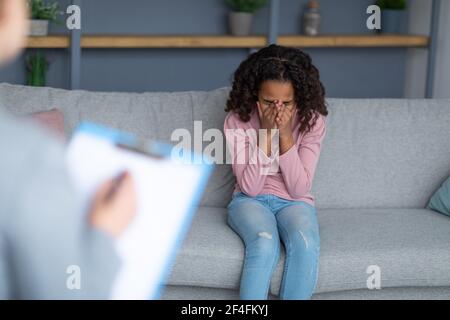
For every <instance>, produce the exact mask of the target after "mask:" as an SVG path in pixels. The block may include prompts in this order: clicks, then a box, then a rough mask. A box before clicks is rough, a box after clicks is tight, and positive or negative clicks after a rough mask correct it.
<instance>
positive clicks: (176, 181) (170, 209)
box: [67, 123, 212, 299]
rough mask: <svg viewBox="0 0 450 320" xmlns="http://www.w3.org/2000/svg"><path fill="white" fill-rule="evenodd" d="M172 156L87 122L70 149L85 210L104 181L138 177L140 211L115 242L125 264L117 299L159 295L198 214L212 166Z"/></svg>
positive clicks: (161, 148)
mask: <svg viewBox="0 0 450 320" xmlns="http://www.w3.org/2000/svg"><path fill="white" fill-rule="evenodd" d="M171 154H172V147H171V146H167V145H162V144H148V143H143V142H141V141H138V140H137V139H136V138H134V137H133V136H132V135H129V134H125V133H122V132H119V131H116V130H112V129H107V128H104V127H100V126H97V125H93V124H88V123H87V124H83V125H82V126H81V127H80V128H79V129H78V130H77V131H76V132H75V135H74V137H73V139H72V141H71V143H70V145H69V148H68V151H67V163H68V167H69V171H70V174H71V177H72V180H73V182H74V184H75V187H76V189H77V191H78V193H79V195H80V196H81V199H82V201H83V203H84V205H85V209H86V212H88V211H89V210H88V209H89V206H90V204H91V203H92V200H93V198H94V195H95V193H96V191H97V190H98V189H99V187H100V186H101V185H102V184H103V183H104V182H105V181H108V180H110V179H111V178H113V177H117V176H118V175H119V174H120V173H122V172H129V174H130V175H131V176H132V177H133V181H134V185H135V189H136V198H137V201H136V204H137V213H136V218H135V219H133V221H132V222H131V224H130V226H129V227H128V228H127V229H126V230H125V232H124V233H123V234H122V235H120V236H119V237H118V239H117V241H116V243H115V246H116V249H117V252H118V254H119V257H120V258H121V260H122V266H121V268H120V271H119V274H118V275H117V278H116V280H115V283H114V284H113V289H112V293H111V298H112V299H156V298H158V297H159V295H160V293H161V292H160V289H161V287H162V286H163V285H164V281H165V280H166V278H167V277H168V275H169V270H170V267H171V265H172V263H173V262H174V260H175V255H176V252H177V251H178V249H179V247H180V245H181V242H182V240H183V239H184V236H185V235H186V232H187V230H188V228H189V226H190V223H191V221H192V218H193V215H194V213H195V212H196V208H197V205H198V203H199V201H200V198H201V194H202V193H203V190H204V188H205V186H206V182H207V179H208V177H209V175H210V173H211V171H212V166H210V165H207V164H195V165H194V164H190V163H186V162H185V161H184V162H179V161H175V160H174V159H172V158H171ZM193 163H198V162H196V161H194V162H193ZM119 188H120V186H119Z"/></svg>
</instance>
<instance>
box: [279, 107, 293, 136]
mask: <svg viewBox="0 0 450 320" xmlns="http://www.w3.org/2000/svg"><path fill="white" fill-rule="evenodd" d="M293 115H294V109H293V108H287V107H281V108H280V111H279V112H278V113H277V117H276V119H275V121H276V123H277V126H278V129H279V130H280V136H283V135H287V134H291V132H292V119H293V118H294V117H293Z"/></svg>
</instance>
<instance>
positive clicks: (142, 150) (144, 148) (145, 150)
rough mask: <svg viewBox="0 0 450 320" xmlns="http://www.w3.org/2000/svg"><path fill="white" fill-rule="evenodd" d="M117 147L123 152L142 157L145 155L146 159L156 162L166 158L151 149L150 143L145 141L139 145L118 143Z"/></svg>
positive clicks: (139, 142)
mask: <svg viewBox="0 0 450 320" xmlns="http://www.w3.org/2000/svg"><path fill="white" fill-rule="evenodd" d="M115 145H116V147H117V148H119V149H122V150H126V151H129V152H133V153H138V154H141V155H144V156H146V157H150V158H152V159H156V160H163V159H164V158H165V157H164V155H162V154H160V153H157V152H154V151H152V150H151V149H150V147H149V145H148V143H145V142H144V141H138V142H137V143H133V144H130V143H122V142H116V144H115Z"/></svg>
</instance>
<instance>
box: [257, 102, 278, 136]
mask: <svg viewBox="0 0 450 320" xmlns="http://www.w3.org/2000/svg"><path fill="white" fill-rule="evenodd" d="M257 105H258V112H259V119H260V121H261V129H266V130H272V129H277V128H278V127H277V123H276V117H277V114H278V110H277V107H276V104H271V105H269V106H263V105H261V103H259V102H257Z"/></svg>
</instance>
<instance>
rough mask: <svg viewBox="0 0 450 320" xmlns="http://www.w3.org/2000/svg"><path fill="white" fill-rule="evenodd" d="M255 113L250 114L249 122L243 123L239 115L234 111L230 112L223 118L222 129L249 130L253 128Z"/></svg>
mask: <svg viewBox="0 0 450 320" xmlns="http://www.w3.org/2000/svg"><path fill="white" fill-rule="evenodd" d="M254 116H255V113H254V112H252V113H251V114H250V119H249V121H243V120H242V119H241V117H240V116H239V114H238V113H237V112H234V111H230V112H229V113H228V114H227V116H226V117H225V123H224V127H225V129H249V128H252V127H253V126H254V120H255V119H253V118H254Z"/></svg>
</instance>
